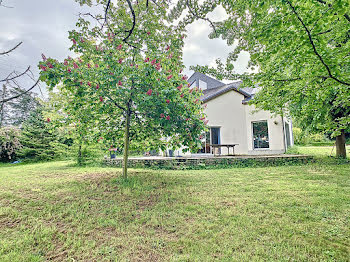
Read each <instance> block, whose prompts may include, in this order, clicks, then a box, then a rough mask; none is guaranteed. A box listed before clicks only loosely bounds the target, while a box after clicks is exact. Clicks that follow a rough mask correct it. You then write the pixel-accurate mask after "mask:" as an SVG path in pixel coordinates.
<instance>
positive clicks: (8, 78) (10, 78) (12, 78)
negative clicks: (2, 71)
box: [0, 66, 30, 82]
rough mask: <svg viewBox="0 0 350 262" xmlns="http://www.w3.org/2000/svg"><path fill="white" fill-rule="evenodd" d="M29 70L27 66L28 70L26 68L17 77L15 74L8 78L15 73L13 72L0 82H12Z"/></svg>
mask: <svg viewBox="0 0 350 262" xmlns="http://www.w3.org/2000/svg"><path fill="white" fill-rule="evenodd" d="M29 70H30V66H28V68H27V69H26V70H25V71H24V72H23V73H21V74H19V75H17V74H16V75H15V76H13V77H10V76H11V75H12V74H13V73H15V72H12V73H10V74H9V75H8V76H7V77H6V78H5V79H3V80H0V82H7V81H12V80H14V79H16V78H18V77H21V76H23V75H25V74H27V73H28V71H29Z"/></svg>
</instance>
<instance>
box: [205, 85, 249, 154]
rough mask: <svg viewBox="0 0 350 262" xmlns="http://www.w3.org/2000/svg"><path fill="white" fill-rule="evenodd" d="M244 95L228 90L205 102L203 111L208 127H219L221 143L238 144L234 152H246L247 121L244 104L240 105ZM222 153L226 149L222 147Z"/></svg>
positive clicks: (224, 152)
mask: <svg viewBox="0 0 350 262" xmlns="http://www.w3.org/2000/svg"><path fill="white" fill-rule="evenodd" d="M243 99H244V97H243V96H242V95H241V94H239V93H237V92H235V91H230V92H228V93H225V94H223V95H221V96H219V97H216V98H215V99H212V100H210V101H208V102H207V108H206V109H205V113H206V115H207V119H208V120H209V122H208V125H209V126H210V127H220V138H221V139H220V143H221V144H238V145H237V146H236V147H235V153H236V154H248V144H247V122H246V112H245V106H244V105H242V100H243ZM222 154H227V149H226V148H222Z"/></svg>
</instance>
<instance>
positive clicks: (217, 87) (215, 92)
mask: <svg viewBox="0 0 350 262" xmlns="http://www.w3.org/2000/svg"><path fill="white" fill-rule="evenodd" d="M199 80H202V81H204V82H206V83H207V89H204V90H203V95H202V96H201V97H200V99H201V101H202V102H204V103H205V102H207V101H209V100H212V99H214V98H216V97H218V96H220V95H223V94H225V93H227V92H229V91H235V92H237V93H239V94H241V95H243V97H244V98H243V100H242V103H243V104H246V103H248V102H249V101H250V100H251V99H253V97H254V95H255V94H256V93H257V92H258V91H259V90H260V88H259V87H245V88H240V86H241V84H242V81H237V82H233V83H230V84H224V83H223V82H220V81H218V80H216V79H214V78H212V77H210V76H207V75H205V74H202V73H199V72H195V73H193V74H192V76H191V77H190V78H189V79H188V83H189V84H190V85H192V84H193V83H196V86H197V87H198V86H200V85H199Z"/></svg>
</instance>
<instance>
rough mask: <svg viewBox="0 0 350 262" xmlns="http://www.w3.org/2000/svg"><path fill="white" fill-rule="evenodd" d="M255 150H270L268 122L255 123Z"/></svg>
mask: <svg viewBox="0 0 350 262" xmlns="http://www.w3.org/2000/svg"><path fill="white" fill-rule="evenodd" d="M253 141H254V148H255V149H256V148H269V131H268V127H267V121H260V122H253Z"/></svg>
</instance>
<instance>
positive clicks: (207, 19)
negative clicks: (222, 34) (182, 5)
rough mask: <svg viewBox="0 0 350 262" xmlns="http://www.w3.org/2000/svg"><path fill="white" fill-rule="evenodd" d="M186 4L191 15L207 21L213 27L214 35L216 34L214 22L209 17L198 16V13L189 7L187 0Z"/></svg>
mask: <svg viewBox="0 0 350 262" xmlns="http://www.w3.org/2000/svg"><path fill="white" fill-rule="evenodd" d="M186 5H187V7H188V11H189V12H190V14H191V15H193V16H194V17H196V18H197V19H202V20H204V21H207V22H209V24H210V26H211V27H212V28H213V30H214V32H215V35H216V36H217V35H218V34H217V32H216V27H215V25H214V23H213V22H212V21H211V20H210V19H209V18H206V17H200V16H199V15H197V14H196V13H195V12H194V11H193V10H192V9H191V7H190V5H189V3H188V0H186Z"/></svg>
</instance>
